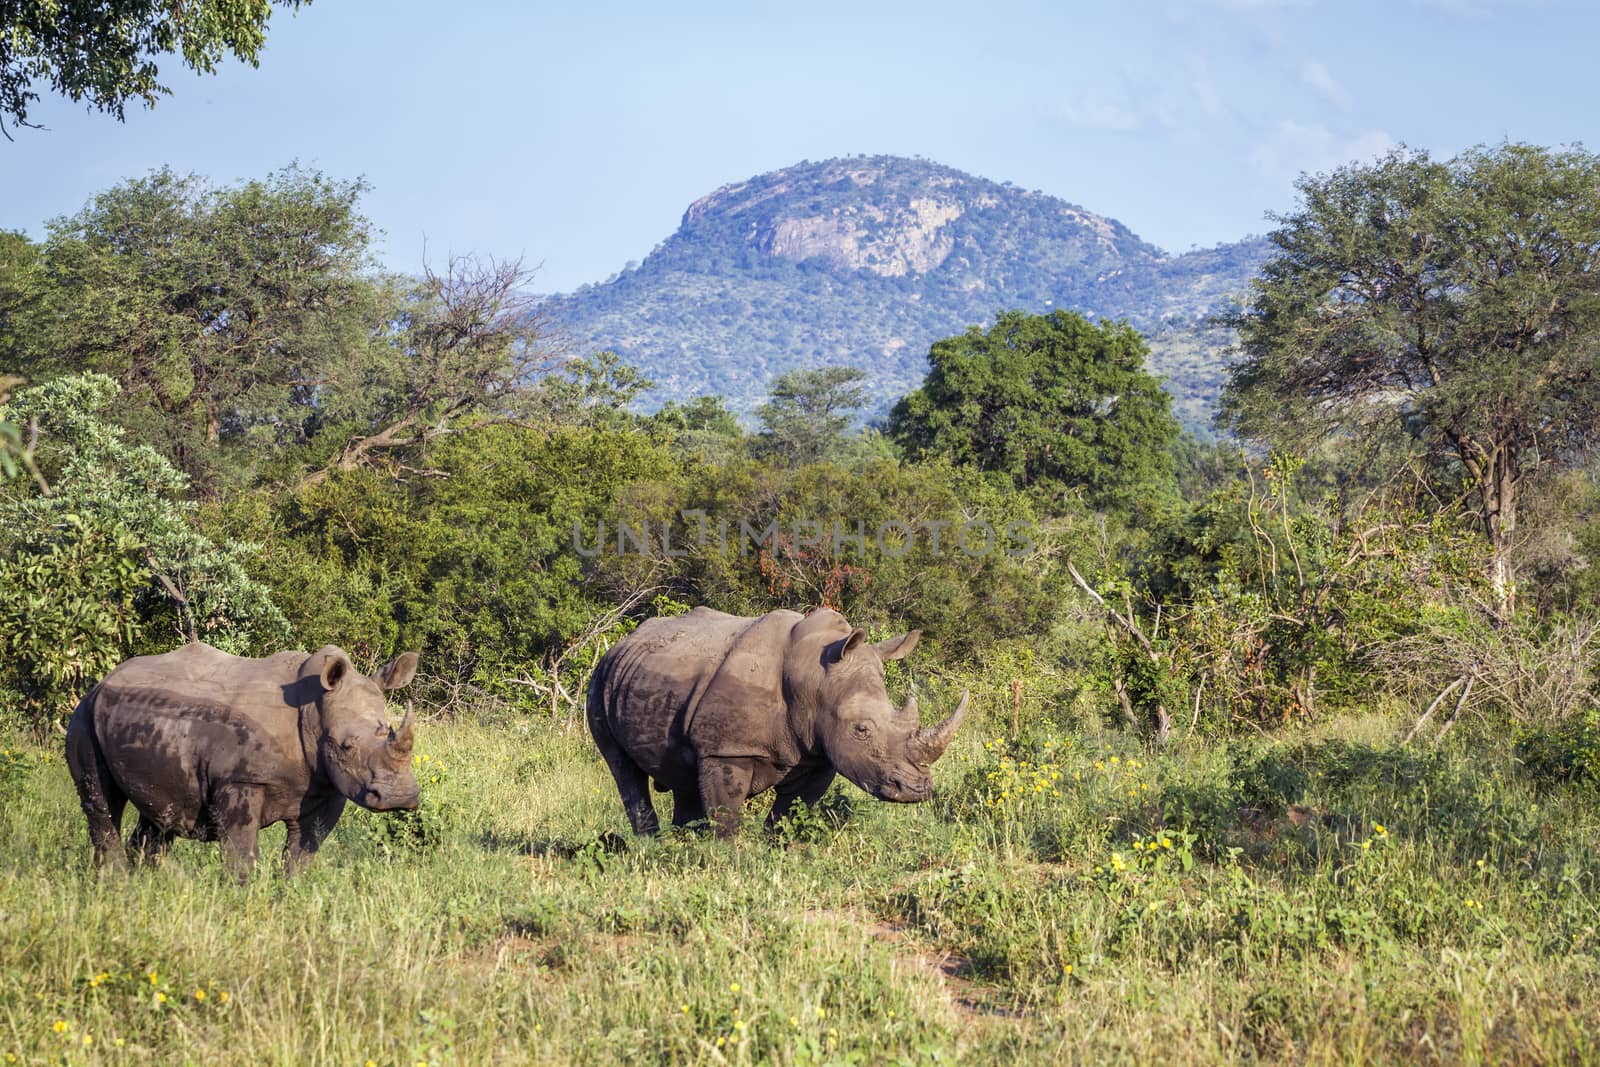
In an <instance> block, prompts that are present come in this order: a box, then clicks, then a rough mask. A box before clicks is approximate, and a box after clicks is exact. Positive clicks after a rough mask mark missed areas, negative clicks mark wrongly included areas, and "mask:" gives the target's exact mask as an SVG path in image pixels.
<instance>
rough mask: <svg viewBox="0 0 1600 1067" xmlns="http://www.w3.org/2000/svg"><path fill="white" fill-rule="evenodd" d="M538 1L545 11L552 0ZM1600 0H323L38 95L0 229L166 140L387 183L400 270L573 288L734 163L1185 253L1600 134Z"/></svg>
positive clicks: (619, 257)
mask: <svg viewBox="0 0 1600 1067" xmlns="http://www.w3.org/2000/svg"><path fill="white" fill-rule="evenodd" d="M540 8H548V9H549V10H540ZM1597 12H1600V5H1593V4H1591V3H1588V2H1577V0H1571V2H1567V0H1548V2H1538V0H1520V2H1518V0H1387V2H1364V0H1348V2H1344V3H1339V4H1331V3H1322V2H1317V0H1298V2H1297V0H1187V2H1184V0H1122V2H1119V3H1093V4H1089V3H1072V2H1066V0H1058V2H1056V3H1026V2H1013V0H989V2H986V3H982V4H971V3H968V4H960V5H957V4H946V3H939V2H924V3H918V4H901V3H874V2H872V0H856V2H854V3H833V2H829V0H821V2H812V3H808V4H792V5H784V6H782V7H780V6H779V5H774V4H759V3H756V4H752V3H750V2H749V0H744V2H741V3H697V2H694V0H680V2H679V3H676V4H661V3H623V2H607V0H593V2H590V3H587V4H582V5H579V4H549V5H532V4H521V3H490V2H474V0H462V2H458V3H454V4H439V3H414V2H410V0H399V2H396V0H386V2H382V3H379V2H374V0H316V2H315V3H313V4H312V5H311V6H309V7H307V8H305V9H303V10H301V11H300V12H298V13H297V14H293V15H291V14H290V13H288V12H286V11H282V10H276V11H275V12H274V15H273V20H272V25H271V27H270V29H269V33H268V39H267V48H266V51H265V53H264V55H263V56H262V60H261V66H260V68H259V69H257V70H252V69H250V68H248V67H245V66H243V65H240V64H232V65H230V66H229V67H228V68H227V69H226V70H224V71H223V72H222V73H221V74H219V75H218V76H215V77H206V78H200V77H196V76H193V75H189V74H188V73H187V72H183V71H182V70H181V68H180V67H177V66H173V65H169V66H168V68H167V70H166V75H167V77H166V80H167V82H168V84H169V85H170V86H171V87H172V89H173V90H174V93H173V95H172V96H171V97H168V98H166V99H164V100H163V101H161V102H160V103H158V104H157V105H156V107H155V108H154V109H151V110H144V109H134V110H131V111H130V112H129V115H128V121H127V122H126V123H125V124H121V125H119V124H117V123H116V122H115V121H114V120H112V119H110V118H108V117H106V116H104V115H99V114H89V113H87V112H85V111H83V110H82V109H81V108H78V107H75V106H73V105H70V104H67V103H65V102H58V101H53V100H50V99H48V98H47V99H46V100H45V101H44V103H42V104H41V105H40V106H39V107H38V108H37V109H36V110H35V112H34V118H35V119H37V120H42V121H44V122H45V123H46V124H47V125H48V126H49V129H48V130H45V131H34V130H24V131H20V132H18V133H17V134H16V141H15V142H14V143H4V142H0V228H9V229H20V230H24V231H26V232H28V233H29V234H31V235H33V236H35V237H39V236H42V235H43V232H44V222H45V220H47V219H49V218H51V217H54V216H57V215H61V214H71V213H73V212H75V211H77V210H78V209H79V208H81V207H82V206H83V204H84V202H85V201H86V200H87V199H88V198H89V197H90V196H91V195H93V194H94V193H95V192H97V191H99V190H102V189H105V188H108V187H109V186H111V185H114V184H116V183H117V182H118V181H120V180H122V179H125V178H128V177H134V176H138V175H142V174H145V173H147V172H148V171H150V170H152V169H154V168H156V167H158V166H161V165H162V164H170V165H171V166H173V167H174V168H176V169H178V170H180V171H193V172H196V173H199V174H203V175H206V176H208V177H210V178H213V179H215V180H218V181H228V182H232V181H238V180H241V179H247V178H252V177H258V176H261V175H264V174H266V173H268V172H269V171H272V170H275V169H277V168H279V167H282V166H283V165H285V164H287V163H289V162H290V161H294V160H298V161H299V162H301V163H302V164H305V165H310V166H314V167H317V168H319V169H321V170H323V171H325V172H327V173H329V174H331V175H333V176H336V177H340V178H354V177H358V176H360V177H364V178H366V180H367V181H369V182H370V183H371V185H372V187H373V189H372V192H371V193H370V194H369V195H368V197H367V199H366V200H365V201H364V208H365V210H366V212H367V214H368V215H369V216H371V217H372V218H373V219H374V220H375V221H376V222H377V224H378V225H379V226H380V227H381V228H382V229H383V231H384V236H383V238H382V239H381V244H380V247H379V253H380V255H381V257H382V258H383V260H384V261H385V262H386V263H387V264H388V265H389V266H391V267H393V268H395V269H399V270H407V271H411V270H416V269H418V268H419V267H420V266H421V264H422V262H423V259H424V255H425V254H426V256H427V258H428V259H429V260H430V261H432V262H435V263H437V262H439V261H440V260H441V259H442V258H443V257H444V256H446V255H448V254H451V253H476V254H479V255H492V256H496V257H502V258H503V257H510V256H522V257H524V259H525V260H526V261H527V262H528V263H530V264H542V268H541V270H540V273H539V275H538V276H537V284H538V288H540V289H542V290H546V291H564V290H568V289H571V288H574V287H576V286H578V285H581V284H583V283H585V282H592V281H599V280H603V279H604V278H606V277H607V276H608V275H610V274H611V273H613V272H614V271H616V270H618V269H620V268H621V267H622V266H623V264H624V263H625V262H626V261H628V260H639V259H642V258H644V256H645V255H646V254H647V253H648V252H649V251H650V249H651V247H652V246H653V245H655V244H656V242H658V241H660V240H661V239H663V238H665V237H666V236H667V235H668V234H670V233H671V232H672V231H673V230H674V229H675V228H676V227H677V225H678V222H679V219H680V217H681V215H682V212H683V210H684V208H685V207H686V206H688V204H689V202H690V201H692V200H693V199H695V198H696V197H699V196H701V195H703V194H705V193H707V192H710V191H711V190H713V189H715V188H716V187H717V186H719V185H722V184H725V183H727V182H732V181H739V180H742V179H744V178H748V177H750V176H751V175H754V174H758V173H761V172H763V171H767V170H772V169H774V168H777V167H782V166H786V165H788V164H791V163H795V162H798V161H800V160H802V159H812V160H818V159H825V158H828V157H832V156H839V155H849V154H854V153H857V152H864V153H869V154H876V153H892V154H897V155H908V156H909V155H920V156H924V157H926V158H928V159H931V160H934V161H937V162H940V163H945V164H949V165H951V166H954V167H958V168H960V169H962V170H966V171H969V172H971V173H974V174H979V175H982V176H984V177H987V178H992V179H995V180H997V181H1012V182H1015V183H1017V184H1018V185H1022V186H1025V187H1027V188H1033V189H1041V190H1043V191H1045V192H1048V193H1051V194H1054V195H1057V196H1061V197H1063V198H1065V199H1067V200H1071V201H1073V202H1075V203H1078V204H1080V205H1082V206H1084V207H1086V208H1088V209H1090V210H1092V211H1097V212H1099V213H1101V214H1105V215H1110V216H1113V217H1115V218H1117V219H1119V220H1121V221H1122V222H1124V223H1125V224H1127V225H1128V226H1129V227H1130V228H1132V229H1133V230H1134V231H1135V232H1136V233H1138V234H1139V235H1140V236H1142V237H1144V238H1145V239H1147V240H1150V241H1153V242H1154V243H1156V244H1158V245H1161V246H1162V247H1164V248H1167V249H1169V250H1171V251H1183V250H1185V249H1187V248H1189V247H1190V246H1192V245H1209V244H1214V243H1217V242H1220V241H1230V240H1235V239H1237V238H1239V237H1242V236H1244V235H1245V234H1247V233H1252V232H1255V233H1259V232H1264V231H1265V230H1266V229H1267V228H1268V227H1269V224H1268V222H1267V221H1266V220H1265V218H1264V215H1265V213H1266V212H1267V211H1269V210H1283V209H1286V208H1288V207H1290V206H1292V204H1293V202H1294V188H1293V182H1294V178H1295V176H1296V175H1297V174H1299V173H1300V172H1302V171H1317V170H1322V169H1326V168H1328V167H1331V166H1335V165H1338V164H1340V163H1343V162H1346V161H1349V160H1353V159H1370V158H1372V157H1373V156H1374V155H1375V154H1378V153H1380V152H1382V151H1384V150H1386V149H1387V148H1389V147H1391V146H1393V145H1395V144H1397V143H1401V142H1403V143H1406V144H1409V145H1412V146H1415V147H1421V148H1426V149H1428V150H1429V151H1431V152H1434V153H1436V154H1439V155H1445V156H1448V155H1450V154H1453V153H1454V152H1456V151H1459V150H1460V149H1462V148H1465V147H1468V146H1471V145H1474V144H1480V143H1494V142H1498V141H1500V140H1502V139H1507V138H1509V139H1511V140H1523V141H1532V142H1535V143H1540V144H1547V145H1554V144H1569V143H1573V142H1583V143H1586V144H1587V145H1588V146H1589V147H1591V148H1597V149H1600V108H1597V107H1596V106H1595V103H1596V98H1597V95H1600V94H1597V93H1596V90H1595V82H1594V79H1593V74H1592V71H1593V63H1594V53H1595V51H1596V47H1597V46H1600V13H1597Z"/></svg>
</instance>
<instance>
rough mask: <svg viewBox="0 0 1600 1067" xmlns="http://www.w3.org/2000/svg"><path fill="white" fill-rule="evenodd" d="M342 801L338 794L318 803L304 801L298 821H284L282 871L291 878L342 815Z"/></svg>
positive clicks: (318, 847) (311, 855)
mask: <svg viewBox="0 0 1600 1067" xmlns="http://www.w3.org/2000/svg"><path fill="white" fill-rule="evenodd" d="M344 803H345V801H344V797H343V796H341V795H340V794H338V793H335V794H333V795H332V796H330V797H328V798H326V799H324V800H321V801H307V802H306V803H305V804H304V805H302V806H301V808H300V815H299V817H298V818H295V819H290V820H287V825H288V830H289V832H288V835H287V839H286V840H285V841H284V843H283V871H284V875H285V876H286V877H287V876H291V875H294V874H295V873H297V872H299V871H301V870H303V869H304V868H305V865H306V864H308V863H310V862H311V857H313V856H315V855H316V854H317V850H318V849H320V848H321V847H322V842H324V841H326V840H327V838H328V834H330V833H331V832H332V831H333V827H334V825H335V824H336V823H337V822H338V821H339V816H340V815H343V814H344Z"/></svg>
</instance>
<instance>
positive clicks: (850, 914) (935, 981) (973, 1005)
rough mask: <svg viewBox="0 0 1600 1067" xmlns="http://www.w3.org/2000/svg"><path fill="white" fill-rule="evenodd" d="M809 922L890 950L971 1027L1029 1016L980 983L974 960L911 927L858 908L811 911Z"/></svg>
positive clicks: (897, 966) (899, 963) (900, 965)
mask: <svg viewBox="0 0 1600 1067" xmlns="http://www.w3.org/2000/svg"><path fill="white" fill-rule="evenodd" d="M806 914H807V918H808V919H809V920H810V921H812V922H815V923H817V924H818V925H822V926H831V927H834V928H836V929H841V930H852V931H857V932H859V933H860V934H863V935H865V936H866V937H867V938H868V939H870V940H871V941H873V942H875V943H877V944H880V945H884V946H887V947H888V948H889V950H890V952H891V953H892V955H893V958H894V964H893V966H894V968H895V969H896V970H899V971H903V972H904V973H906V974H910V975H913V976H915V977H916V978H917V979H919V980H920V981H923V982H925V983H927V984H929V985H930V986H932V987H934V988H935V989H937V991H938V993H939V995H940V997H941V998H942V999H943V1000H944V1001H945V1003H946V1004H947V1005H948V1006H949V1009H950V1012H951V1014H952V1016H953V1017H954V1018H955V1019H957V1020H959V1021H960V1022H963V1023H966V1024H968V1025H971V1024H975V1023H980V1022H987V1021H996V1020H1007V1021H1010V1020H1020V1019H1022V1018H1023V1017H1024V1015H1025V1014H1026V1012H1024V1011H1023V1010H1022V1009H1020V1008H1018V1007H1017V1006H1016V1005H1014V1004H1009V1003H1006V1002H1005V1000H1004V999H1003V997H1002V996H1001V994H1000V991H999V990H996V989H994V988H992V987H990V986H986V985H983V984H981V983H979V982H976V981H974V980H973V979H972V978H971V977H970V976H971V975H972V973H973V965H972V961H971V960H969V959H967V958H966V957H965V956H962V955H960V954H959V953H956V952H952V951H949V950H946V949H940V948H938V947H936V946H934V947H930V946H928V945H926V944H924V943H922V942H921V941H920V939H918V938H917V937H916V936H915V933H914V931H913V930H912V929H911V928H910V927H909V926H907V924H905V923H902V922H899V921H896V920H892V919H879V918H876V917H875V916H872V915H868V914H866V913H865V912H863V911H860V910H859V909H856V908H823V909H817V910H814V911H810V912H807V913H806Z"/></svg>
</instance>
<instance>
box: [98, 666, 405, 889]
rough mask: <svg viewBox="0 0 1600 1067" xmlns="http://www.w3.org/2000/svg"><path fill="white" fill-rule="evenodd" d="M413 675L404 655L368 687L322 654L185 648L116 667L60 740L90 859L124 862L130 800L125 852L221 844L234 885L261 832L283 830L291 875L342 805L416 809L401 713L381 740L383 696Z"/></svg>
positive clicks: (148, 853)
mask: <svg viewBox="0 0 1600 1067" xmlns="http://www.w3.org/2000/svg"><path fill="white" fill-rule="evenodd" d="M416 671H417V654H416V653H415V652H406V653H403V654H401V655H399V656H396V657H395V658H394V659H393V660H391V661H389V663H387V664H386V665H385V666H384V667H383V668H382V669H381V670H379V671H378V672H377V673H376V674H374V675H372V676H371V677H368V676H367V675H364V674H362V673H361V672H360V671H358V670H357V669H356V668H355V666H354V665H353V664H352V663H351V662H350V657H349V656H348V655H346V654H345V653H344V651H343V650H342V649H339V648H337V647H335V646H333V645H325V646H324V647H322V648H321V649H319V650H318V651H316V652H313V653H310V654H307V653H305V652H279V653H278V654H277V655H274V656H268V657H267V658H265V659H245V658H241V657H239V656H230V655H228V654H227V653H226V652H222V651H219V650H218V649H215V648H212V647H211V646H210V645H206V644H201V643H199V642H194V643H192V644H189V645H185V646H184V647H182V648H179V649H177V650H176V651H173V652H167V653H165V654H163V655H159V656H140V657H138V658H136V659H130V660H128V661H126V662H124V663H122V664H121V665H120V666H118V667H117V668H116V669H115V670H113V671H112V672H111V673H110V674H108V675H106V677H105V678H104V679H103V680H102V681H101V682H100V684H99V685H97V686H95V687H94V688H93V689H92V690H90V692H89V694H88V695H87V696H85V697H84V698H83V700H82V701H81V702H80V703H79V704H78V707H77V710H76V711H74V712H73V714H72V719H71V721H70V723H69V724H68V726H67V767H68V769H69V770H70V771H71V772H72V777H73V780H74V781H75V782H76V783H77V786H78V796H79V798H80V799H81V801H82V803H83V812H84V814H85V815H87V816H88V817H89V841H90V843H91V844H92V845H93V846H94V851H95V856H96V859H98V860H99V861H100V862H102V863H111V864H113V865H116V866H121V865H122V864H123V863H124V862H125V857H124V855H123V848H122V834H121V823H122V812H123V807H124V805H125V804H126V803H127V802H128V801H130V800H131V801H132V802H133V806H134V808H135V809H136V810H137V811H138V812H139V822H138V825H137V826H136V827H135V829H134V833H133V837H132V839H131V842H130V843H131V845H132V846H133V848H134V849H135V850H137V852H138V853H139V854H141V855H142V856H143V857H144V858H146V859H151V860H153V859H156V858H158V857H159V856H160V855H161V854H162V853H163V852H164V851H165V850H166V848H167V846H168V845H169V844H170V843H171V842H172V839H173V838H174V837H175V836H176V837H186V838H193V839H197V840H201V841H220V842H221V844H222V850H223V856H224V859H225V860H226V861H227V863H228V866H229V867H230V869H231V870H232V871H233V872H234V873H235V874H236V875H238V876H239V877H241V878H242V877H244V876H245V875H246V874H247V873H248V872H249V870H250V868H251V867H253V866H254V864H255V859H256V838H257V834H258V833H259V832H260V830H261V828H262V827H263V826H270V825H271V824H273V823H276V822H282V823H285V824H286V825H287V827H288V840H287V843H286V845H285V848H284V863H285V869H286V870H287V871H288V873H291V874H292V873H294V871H295V870H296V869H297V868H298V867H300V866H302V865H303V864H304V863H305V862H306V861H307V860H309V859H310V858H311V856H312V855H313V854H315V853H316V851H317V849H318V848H319V847H320V846H321V845H322V842H323V839H324V838H326V837H327V835H328V832H329V831H331V830H332V829H333V826H334V823H336V822H338V821H339V816H340V814H341V813H342V812H343V811H344V805H345V801H346V800H353V801H355V802H356V803H357V804H360V805H361V806H363V807H366V808H371V809H373V810H376V811H391V810H396V809H414V808H415V807H416V806H417V802H418V787H417V780H416V776H415V775H414V774H413V773H412V770H411V746H412V722H411V713H410V712H409V711H408V712H407V713H406V717H405V721H404V722H402V723H401V725H400V729H399V730H398V731H396V730H395V729H393V728H392V727H391V726H390V725H389V723H388V719H387V705H386V703H385V700H384V691H385V690H389V689H398V688H400V687H401V686H403V685H405V684H406V683H408V682H410V681H411V679H412V676H413V675H415V674H416Z"/></svg>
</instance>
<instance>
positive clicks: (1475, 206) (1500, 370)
mask: <svg viewBox="0 0 1600 1067" xmlns="http://www.w3.org/2000/svg"><path fill="white" fill-rule="evenodd" d="M1298 187H1299V190H1300V198H1301V203H1300V206H1299V208H1298V209H1297V210H1295V211H1293V212H1291V213H1290V214H1288V215H1284V216H1280V217H1278V218H1277V220H1276V221H1277V222H1278V223H1279V227H1278V229H1277V230H1275V231H1274V232H1273V233H1272V235H1271V238H1270V239H1271V241H1272V244H1273V245H1274V246H1275V247H1276V249H1277V253H1276V255H1275V256H1274V257H1273V258H1272V259H1271V260H1270V261H1269V262H1268V264H1267V265H1266V267H1265V268H1264V270H1263V272H1262V276H1261V278H1260V279H1259V280H1257V281H1256V282H1255V283H1254V291H1253V295H1252V298H1251V301H1250V303H1249V305H1248V306H1247V307H1245V308H1243V309H1242V310H1240V311H1239V312H1237V313H1236V314H1235V315H1234V316H1232V318H1231V322H1230V325H1232V326H1233V327H1234V328H1235V329H1236V330H1238V332H1239V345H1240V351H1241V353H1242V358H1241V359H1240V361H1239V362H1238V364H1237V365H1236V366H1235V367H1234V368H1233V370H1232V371H1231V372H1230V377H1229V380H1228V384H1227V387H1226V390H1225V392H1224V397H1223V416H1222V417H1223V419H1224V420H1225V422H1226V423H1227V424H1228V425H1231V426H1232V427H1233V428H1234V429H1236V430H1237V431H1239V432H1240V433H1243V434H1245V435H1248V436H1250V437H1254V438H1256V439H1258V440H1263V441H1268V442H1272V443H1274V444H1283V445H1296V444H1302V443H1303V442H1304V441H1305V440H1307V439H1309V438H1313V437H1316V436H1323V435H1327V434H1330V433H1334V432H1340V433H1345V434H1350V435H1371V434H1376V433H1381V432H1383V431H1384V430H1385V429H1388V428H1392V427H1393V426H1394V425H1395V423H1396V422H1397V421H1398V422H1399V423H1400V424H1401V425H1403V427H1404V428H1405V429H1406V431H1407V432H1408V433H1410V434H1411V435H1412V436H1413V438H1414V439H1415V440H1417V441H1418V442H1420V443H1421V445H1423V446H1424V447H1425V448H1426V449H1427V450H1428V451H1429V454H1430V455H1431V456H1432V457H1433V458H1434V459H1435V460H1437V461H1439V463H1438V466H1436V467H1434V468H1433V469H1434V471H1435V473H1436V475H1437V476H1439V477H1440V479H1441V481H1443V480H1444V479H1446V478H1450V477H1455V478H1460V477H1462V476H1464V477H1465V482H1466V486H1467V489H1468V491H1469V493H1470V495H1471V497H1472V498H1473V503H1472V505H1471V506H1472V507H1473V510H1474V511H1475V512H1476V514H1477V519H1478V522H1479V524H1480V525H1481V527H1482V530H1483V533H1484V536H1485V537H1486V539H1487V541H1488V546H1489V560H1490V562H1489V570H1490V580H1491V584H1492V587H1493V589H1494V596H1495V599H1496V601H1497V603H1496V606H1495V614H1496V617H1498V618H1500V619H1506V618H1509V617H1510V616H1511V615H1512V613H1513V611H1514V608H1515V602H1516V601H1515V598H1516V588H1515V584H1514V581H1513V574H1512V566H1511V559H1510V556H1511V550H1512V548H1513V544H1514V535H1515V533H1516V528H1517V513H1518V506H1519V501H1520V498H1521V495H1522V492H1523V489H1524V486H1525V484H1526V482H1527V480H1528V479H1529V478H1530V477H1532V476H1533V475H1534V474H1535V473H1536V472H1538V471H1539V470H1541V469H1543V468H1549V467H1560V466H1564V465H1567V464H1570V463H1571V462H1572V461H1574V460H1575V459H1576V458H1578V457H1579V456H1580V455H1582V453H1583V451H1584V449H1585V448H1586V447H1587V446H1588V445H1590V444H1591V443H1592V442H1593V438H1594V431H1595V427H1596V426H1597V425H1600V423H1597V422H1596V418H1597V416H1600V158H1597V157H1595V156H1593V155H1591V154H1589V153H1587V152H1583V151H1581V150H1576V149H1574V150H1566V151H1551V150H1549V149H1545V148H1539V147H1535V146H1531V145H1524V144H1503V145H1501V146H1499V147H1497V148H1493V149H1487V148H1476V149H1473V150H1471V151H1468V152H1465V153H1463V154H1461V155H1460V156H1457V157H1456V158H1454V159H1451V160H1449V161H1448V162H1442V163H1441V162H1436V161H1434V160H1432V159H1430V158H1429V157H1428V155H1427V153H1425V152H1420V151H1410V150H1404V149H1401V150H1397V151H1395V152H1393V153H1391V154H1389V155H1388V156H1386V157H1384V158H1383V159H1381V160H1379V161H1377V162H1376V163H1373V164H1370V165H1352V166H1348V167H1344V168H1341V169H1339V170H1336V171H1334V172H1333V173H1331V174H1327V175H1317V176H1314V177H1304V178H1302V179H1301V180H1300V182H1299V185H1298Z"/></svg>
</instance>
